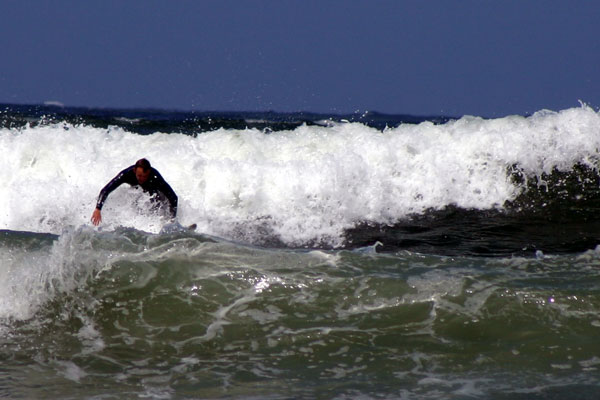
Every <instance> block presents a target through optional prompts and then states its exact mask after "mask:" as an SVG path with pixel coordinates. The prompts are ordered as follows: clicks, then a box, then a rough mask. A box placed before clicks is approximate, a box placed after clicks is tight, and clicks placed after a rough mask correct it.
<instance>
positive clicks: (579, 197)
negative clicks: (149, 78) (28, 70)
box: [0, 105, 600, 399]
mask: <svg viewBox="0 0 600 400" xmlns="http://www.w3.org/2000/svg"><path fill="white" fill-rule="evenodd" d="M0 154H1V157H0V181H1V182H2V190H0V397H2V398H23V399H29V398H61V399H122V398H156V399H196V398H209V399H595V398H597V396H598V393H599V390H600V341H599V340H598V338H599V337H600V311H599V310H600V247H598V245H599V244H600V213H599V211H600V174H599V172H598V167H599V166H600V165H599V164H600V114H599V113H598V111H596V110H594V109H592V108H591V107H588V106H586V105H581V107H577V108H572V109H567V110H561V111H557V112H555V111H547V110H542V111H539V112H537V113H535V114H533V115H529V116H507V117H504V118H497V119H484V118H480V117H474V116H465V117H462V118H447V117H435V116H434V117H414V116H403V115H382V114H377V113H361V114H353V115H346V116H337V115H319V114H307V113H297V114H277V113H180V112H171V111H161V110H89V109H71V108H59V107H53V106H17V105H4V106H2V107H0ZM141 157H146V158H148V159H149V160H150V162H151V163H152V165H153V166H154V167H156V168H157V169H158V170H159V171H160V172H161V174H162V175H163V177H164V178H165V179H166V180H167V181H168V182H169V183H170V184H171V186H172V187H173V189H174V190H175V192H176V193H177V194H178V196H179V214H178V223H179V224H180V225H181V226H188V225H191V224H196V225H197V228H196V230H195V231H190V230H186V229H171V230H168V231H167V232H165V231H164V230H163V226H165V224H166V223H167V222H168V221H166V220H164V219H163V217H161V216H160V215H154V214H152V213H150V212H148V211H146V210H147V209H148V207H147V205H148V202H149V201H150V199H148V198H147V196H146V195H145V194H144V193H142V192H140V191H138V190H135V189H133V188H131V187H127V186H126V185H124V186H122V187H120V188H119V189H117V190H116V191H115V192H113V193H112V194H111V195H110V197H109V198H108V200H107V202H106V203H105V206H104V209H103V223H102V224H101V225H100V226H99V227H94V226H92V225H91V223H90V222H89V219H90V216H91V213H92V211H93V208H94V206H95V202H96V199H97V196H98V193H99V191H100V189H101V188H102V187H103V186H104V184H106V183H107V182H108V181H109V180H110V179H111V178H112V177H114V176H115V175H116V174H117V173H118V172H119V171H121V170H122V169H123V168H125V167H127V166H129V165H131V164H133V163H134V162H135V160H137V159H138V158H141ZM161 230H162V232H161Z"/></svg>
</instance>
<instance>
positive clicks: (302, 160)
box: [0, 106, 600, 245]
mask: <svg viewBox="0 0 600 400" xmlns="http://www.w3.org/2000/svg"><path fill="white" fill-rule="evenodd" d="M599 130H600V117H599V115H598V113H596V112H595V111H594V110H592V109H591V108H589V107H587V106H582V107H580V108H573V109H568V110H564V111H561V112H558V113H555V112H548V111H543V112H539V113H536V114H534V115H533V116H531V117H528V118H525V117H519V116H512V117H506V118H500V119H494V120H484V119H481V118H476V117H463V118H461V119H460V120H457V121H451V122H449V123H446V124H444V125H434V124H432V123H428V122H426V123H422V124H419V125H401V126H399V127H397V128H394V129H388V130H386V131H384V132H379V131H377V130H375V129H372V128H368V127H366V126H364V125H362V124H358V123H341V124H331V125H330V126H326V127H323V126H302V127H299V128H297V129H295V130H293V131H283V132H275V133H270V134H264V133H262V132H260V131H257V130H243V131H240V130H223V129H221V130H217V131H214V132H209V133H205V134H201V135H198V136H197V137H191V136H186V135H181V134H161V133H156V134H153V135H148V136H141V135H136V134H131V133H128V132H126V131H123V130H121V129H118V128H109V129H97V128H92V127H89V126H72V125H65V124H58V125H52V126H39V127H34V128H31V127H29V128H24V129H21V130H8V129H3V130H0V152H1V154H2V155H3V157H2V158H0V180H1V181H2V182H3V190H2V192H0V229H11V230H27V231H35V232H52V233H60V232H61V231H62V230H63V229H64V228H65V227H67V226H80V225H82V224H87V223H88V221H89V218H90V216H91V213H92V210H93V208H94V205H95V202H96V199H97V196H98V192H99V191H100V189H101V188H102V187H103V186H104V185H105V184H106V183H107V182H108V181H109V180H110V179H111V178H113V177H114V176H115V175H116V174H117V173H118V172H119V171H120V170H122V169H123V168H125V167H127V166H129V165H131V164H132V163H133V162H135V160H136V159H138V158H141V157H146V158H148V159H149V160H150V161H151V162H152V164H153V165H154V166H155V167H156V168H157V169H158V170H159V171H160V172H161V174H162V175H163V176H164V178H165V179H166V180H167V181H168V182H169V183H170V184H171V186H172V187H173V189H174V190H175V191H176V193H177V194H178V196H179V200H180V213H179V220H180V222H181V223H182V224H183V225H186V224H192V223H197V224H198V231H201V232H205V233H208V234H213V235H217V236H223V237H229V238H235V239H249V240H252V238H253V236H256V235H260V234H269V235H273V236H277V237H278V238H279V239H280V240H282V241H284V242H286V243H288V244H302V243H306V242H309V241H311V240H324V241H327V242H329V243H330V244H333V245H336V244H340V243H341V241H342V234H343V231H344V229H346V228H349V227H352V226H354V225H355V224H356V223H357V222H360V221H365V220H367V221H371V222H377V223H391V222H394V221H397V220H398V219H400V218H402V217H404V216H406V215H408V214H411V213H420V212H423V211H424V210H427V209H429V208H442V207H444V206H447V205H450V204H454V205H457V206H459V207H464V208H477V209H489V208H494V207H501V206H502V204H503V203H504V202H505V201H506V200H511V199H514V197H515V196H516V195H517V194H518V193H519V190H520V189H519V188H518V187H515V186H514V184H513V183H512V182H511V181H510V179H508V178H507V173H506V170H507V168H509V167H510V166H511V165H513V164H518V165H519V166H520V167H521V168H523V170H524V171H525V172H527V173H534V174H540V173H542V172H550V171H551V170H552V168H553V167H557V168H563V169H567V168H569V167H570V166H571V165H573V164H574V163H576V162H583V163H589V164H592V165H597V162H598V154H597V149H598V148H600V135H598V131H599ZM138 197H140V194H139V193H138V192H135V191H133V190H132V189H131V188H129V187H127V185H124V186H123V187H122V188H119V189H117V190H116V191H115V192H113V194H111V196H110V197H109V199H108V201H107V202H106V206H105V209H104V210H103V218H104V223H103V229H113V228H115V227H117V226H119V225H124V226H134V227H136V228H138V229H142V230H147V231H151V232H158V231H159V230H160V226H161V225H162V223H163V222H164V221H157V220H156V218H154V217H153V216H151V215H140V213H139V212H138V209H137V207H136V206H135V205H132V202H135V199H136V198H138ZM265 232H266V233H265Z"/></svg>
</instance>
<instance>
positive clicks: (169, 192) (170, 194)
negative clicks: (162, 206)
mask: <svg viewBox="0 0 600 400" xmlns="http://www.w3.org/2000/svg"><path fill="white" fill-rule="evenodd" d="M154 172H155V174H156V179H157V186H158V187H157V189H158V190H160V191H161V192H162V194H164V195H165V197H166V198H167V200H168V201H169V211H170V214H171V218H173V219H175V217H176V216H177V202H178V199H177V195H176V194H175V191H174V190H173V189H172V188H171V186H170V185H169V184H168V183H167V181H165V179H164V178H163V177H162V176H161V174H160V173H159V172H158V171H156V170H154Z"/></svg>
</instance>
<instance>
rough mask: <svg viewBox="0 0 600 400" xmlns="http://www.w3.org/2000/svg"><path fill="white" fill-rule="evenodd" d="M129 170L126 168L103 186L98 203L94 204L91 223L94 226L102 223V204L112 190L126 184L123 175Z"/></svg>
mask: <svg viewBox="0 0 600 400" xmlns="http://www.w3.org/2000/svg"><path fill="white" fill-rule="evenodd" d="M129 169H131V167H129V168H126V169H124V170H123V171H121V172H120V173H119V174H118V175H117V176H115V177H114V178H113V179H112V180H111V181H110V182H108V183H107V184H106V186H104V187H103V188H102V190H101V191H100V194H99V195H98V201H97V202H96V209H95V210H94V212H93V213H92V223H93V224H94V225H98V224H99V223H100V222H102V213H101V210H102V206H103V205H104V202H105V201H106V198H107V197H108V195H109V194H110V193H111V192H112V191H113V190H115V189H116V188H118V187H119V186H121V185H122V184H123V183H125V182H126V177H125V175H126V173H127V172H128V170H129Z"/></svg>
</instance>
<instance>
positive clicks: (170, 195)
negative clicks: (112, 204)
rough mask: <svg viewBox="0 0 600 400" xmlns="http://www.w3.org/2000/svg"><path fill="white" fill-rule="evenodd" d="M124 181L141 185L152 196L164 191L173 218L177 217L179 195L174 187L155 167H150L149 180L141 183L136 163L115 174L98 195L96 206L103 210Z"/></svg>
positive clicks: (133, 184)
mask: <svg viewBox="0 0 600 400" xmlns="http://www.w3.org/2000/svg"><path fill="white" fill-rule="evenodd" d="M123 183H128V184H130V185H131V186H139V187H141V188H142V190H143V191H144V192H146V193H148V194H150V195H151V196H158V195H159V194H161V193H162V194H163V195H164V196H165V197H166V198H167V200H168V201H169V211H170V214H171V218H175V216H176V215H177V195H176V194H175V192H174V191H173V189H171V186H169V184H168V183H167V182H166V181H165V180H164V179H163V177H162V176H161V175H160V173H159V172H158V171H157V170H155V169H154V168H150V176H149V177H148V180H147V181H146V182H144V183H143V184H142V185H140V184H139V183H138V180H137V178H136V177H135V165H132V166H131V167H128V168H125V169H124V170H123V171H121V172H119V175H117V176H115V177H114V178H113V180H112V181H110V182H108V184H106V186H104V187H103V188H102V190H101V191H100V195H99V196H98V203H96V208H98V209H99V210H101V209H102V206H103V205H104V202H105V201H106V198H107V197H108V195H109V194H110V193H111V192H112V191H113V190H115V189H116V188H118V187H119V186H121V185H122V184H123Z"/></svg>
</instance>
